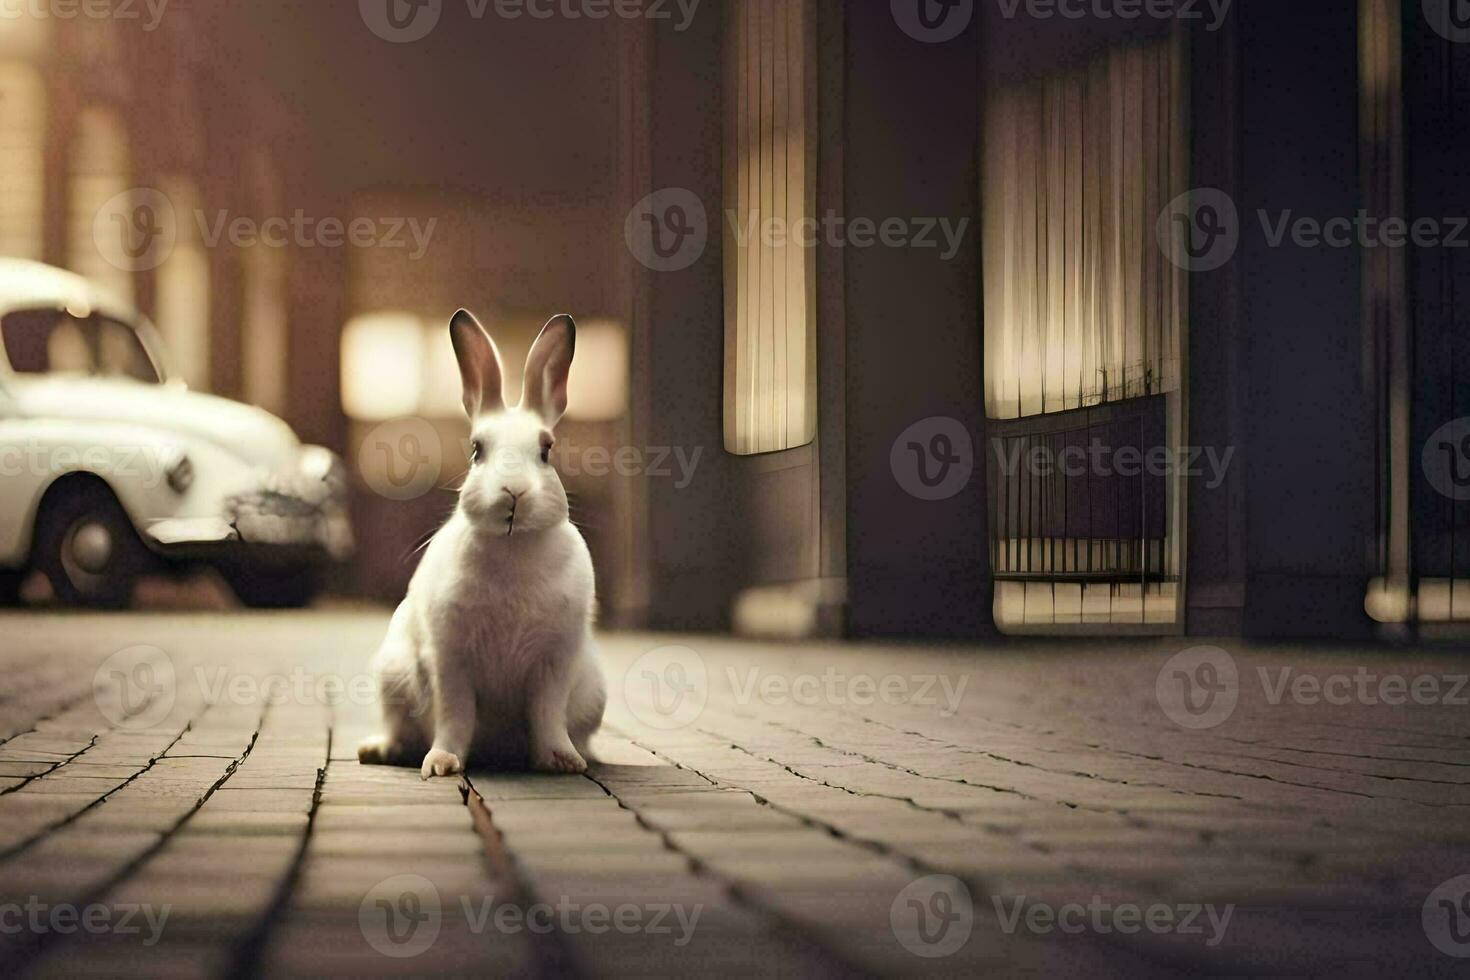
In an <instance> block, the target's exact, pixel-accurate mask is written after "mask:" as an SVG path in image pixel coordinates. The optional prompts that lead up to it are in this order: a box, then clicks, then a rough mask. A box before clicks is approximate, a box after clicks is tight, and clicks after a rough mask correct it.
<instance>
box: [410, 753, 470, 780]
mask: <svg viewBox="0 0 1470 980" xmlns="http://www.w3.org/2000/svg"><path fill="white" fill-rule="evenodd" d="M457 772H464V764H463V763H462V762H460V761H459V756H457V755H455V754H454V753H453V752H446V751H444V750H443V749H430V750H429V754H428V755H426V756H424V764H423V766H422V767H421V768H420V769H419V775H420V776H421V777H423V778H424V779H428V778H429V777H430V776H451V775H453V774H454V773H457Z"/></svg>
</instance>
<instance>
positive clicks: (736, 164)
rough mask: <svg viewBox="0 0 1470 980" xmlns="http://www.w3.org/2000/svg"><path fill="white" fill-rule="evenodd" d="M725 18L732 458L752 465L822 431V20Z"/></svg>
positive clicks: (800, 10)
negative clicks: (817, 233)
mask: <svg viewBox="0 0 1470 980" xmlns="http://www.w3.org/2000/svg"><path fill="white" fill-rule="evenodd" d="M726 9H727V11H728V13H727V15H726V16H727V18H728V19H727V22H726V25H725V26H726V37H727V39H728V43H727V46H726V56H725V59H726V60H725V97H726V110H725V147H724V153H725V160H724V175H725V179H724V183H725V190H724V212H725V221H724V255H725V270H724V280H725V381H724V390H725V448H726V449H727V450H728V451H730V452H732V453H739V454H742V455H748V454H754V453H765V452H774V451H777V450H782V449H791V448H794V447H796V446H802V445H805V444H807V443H809V442H811V441H812V439H813V438H815V437H816V431H817V417H816V412H817V399H816V388H817V369H816V331H815V290H814V282H815V268H816V266H815V253H814V249H813V247H812V244H811V242H810V241H807V239H810V238H811V237H812V236H811V235H810V233H809V232H808V231H807V230H806V229H807V228H808V227H809V226H808V224H807V223H808V222H809V221H810V220H811V216H812V213H813V211H814V210H815V206H814V202H815V197H816V167H815V150H816V140H815V137H814V135H813V133H814V131H815V124H816V111H815V109H816V100H815V91H816V89H815V64H816V60H815V56H814V53H813V52H814V47H813V43H814V41H813V22H814V16H815V15H814V9H813V4H812V2H811V0H789V2H788V0H749V2H746V3H738V4H729V5H728V6H727V8H726ZM803 242H805V244H803Z"/></svg>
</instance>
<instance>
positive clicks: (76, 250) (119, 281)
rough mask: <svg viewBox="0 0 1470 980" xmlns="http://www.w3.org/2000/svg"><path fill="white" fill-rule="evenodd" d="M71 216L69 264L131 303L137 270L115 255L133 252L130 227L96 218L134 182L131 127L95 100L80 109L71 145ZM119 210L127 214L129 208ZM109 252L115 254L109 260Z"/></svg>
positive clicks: (68, 241) (120, 222)
mask: <svg viewBox="0 0 1470 980" xmlns="http://www.w3.org/2000/svg"><path fill="white" fill-rule="evenodd" d="M70 176H71V187H70V191H69V194H70V208H69V213H70V217H69V219H68V223H69V233H68V236H67V264H68V265H70V266H71V268H72V270H73V271H74V272H77V273H80V274H81V275H83V276H86V277H87V278H88V279H91V280H92V281H93V282H95V283H97V284H99V285H101V286H103V287H104V288H106V289H107V290H108V291H109V292H111V293H112V294H113V295H114V296H116V297H117V298H118V299H119V300H121V301H122V302H124V303H129V304H131V303H132V302H133V300H134V296H133V275H132V273H131V272H129V271H128V270H127V269H126V268H124V267H123V265H124V263H122V262H117V261H115V260H116V258H117V256H127V255H131V254H134V248H133V246H132V244H131V243H130V238H129V236H131V235H132V234H133V232H132V229H130V228H128V227H126V223H125V222H123V221H117V222H109V221H105V220H104V221H98V220H97V216H98V215H99V214H100V213H101V212H102V210H103V208H104V207H108V206H109V202H113V201H114V199H115V198H117V197H118V196H119V195H123V194H126V193H128V191H129V190H130V189H131V188H132V184H133V181H132V162H131V157H130V155H129V152H128V138H127V132H126V130H125V129H124V128H123V123H122V119H121V117H120V116H119V115H118V114H117V113H116V112H115V111H113V110H112V109H108V108H104V107H101V106H91V107H88V108H85V109H83V110H82V111H81V112H80V113H78V114H77V122H76V132H75V134H74V135H73V137H72V145H71V174H70ZM111 209H115V210H117V214H118V215H119V216H126V215H127V214H128V213H129V211H130V209H117V208H116V205H115V204H113V205H112V208H111ZM104 234H105V235H115V236H116V240H115V241H108V242H103V241H99V240H98V238H97V236H98V235H104ZM109 256H111V257H112V258H113V260H111V261H110V260H109V258H108V257H109Z"/></svg>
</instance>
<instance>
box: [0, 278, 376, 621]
mask: <svg viewBox="0 0 1470 980" xmlns="http://www.w3.org/2000/svg"><path fill="white" fill-rule="evenodd" d="M345 482H346V481H345V473H344V470H343V467H342V463H341V461H340V460H339V459H338V458H337V457H336V456H335V455H334V454H333V453H331V452H330V451H328V450H327V449H324V448H322V447H320V446H305V445H302V444H301V442H300V441H299V440H298V439H297V438H296V435H295V434H294V433H293V432H292V431H291V429H290V427H288V426H287V425H286V423H284V422H282V421H281V420H280V419H278V418H276V417H275V416H273V415H271V414H270V413H269V412H266V411H264V410H262V409H259V408H254V407H252V406H249V405H243V404H240V403H238V402H233V401H229V400H227V399H224V398H218V397H215V396H212V395H205V394H200V393H198V392H193V391H190V390H188V388H187V387H186V386H185V385H184V383H183V382H182V381H181V380H179V379H178V378H176V377H174V376H173V375H172V374H171V373H170V370H169V367H168V358H167V355H166V351H165V350H164V347H163V344H162V342H161V339H160V337H159V334H158V332H157V331H156V330H155V329H154V328H153V326H152V324H150V323H149V322H148V320H147V319H146V318H144V317H143V316H142V315H140V314H139V313H138V312H137V311H136V310H134V309H132V308H131V307H129V306H128V305H127V304H123V303H119V302H117V301H116V300H114V299H113V298H111V297H109V296H108V295H107V294H106V293H105V292H104V291H102V290H101V289H99V288H97V287H95V286H94V285H93V284H91V283H89V282H88V281H87V280H85V279H83V278H81V277H80V276H76V275H74V274H72V273H70V272H65V271H62V270H60V269H56V268H52V267H51V266H46V265H41V264H39V263H35V262H26V261H22V260H17V259H0V602H14V601H16V599H17V598H18V596H19V595H20V591H21V585H22V583H23V582H24V580H25V578H26V576H27V575H28V574H30V573H32V572H34V571H39V572H41V573H43V574H44V575H45V577H46V578H47V579H48V580H49V581H50V583H51V588H52V590H53V591H54V593H55V595H56V597H57V598H58V599H60V600H61V601H62V602H66V603H70V604H75V605H89V606H101V607H112V608H116V607H122V606H126V605H127V604H128V603H129V602H130V600H131V597H132V592H133V586H134V584H135V582H136V580H137V579H138V577H139V576H140V575H142V574H144V573H145V572H149V571H164V570H169V569H179V568H184V567H188V566H195V565H198V564H200V563H207V564H209V565H212V566H213V567H215V568H217V569H218V570H219V571H220V572H221V574H222V575H223V576H224V578H225V580H226V581H228V582H229V583H230V585H231V587H233V588H234V590H235V592H236V594H237V595H238V596H239V598H240V599H241V601H242V602H244V603H245V604H247V605H250V606H264V607H290V606H300V605H304V604H306V603H307V602H309V601H310V600H311V599H312V597H313V596H314V595H315V593H316V592H317V590H318V588H319V584H320V581H321V578H322V573H323V572H324V570H325V569H326V567H327V566H329V565H330V564H331V563H333V562H337V561H340V560H342V559H344V558H346V557H347V556H348V555H349V553H350V552H351V550H352V546H353V541H352V531H351V527H350V525H349V522H348V518H347V507H346V501H345V494H346V486H345Z"/></svg>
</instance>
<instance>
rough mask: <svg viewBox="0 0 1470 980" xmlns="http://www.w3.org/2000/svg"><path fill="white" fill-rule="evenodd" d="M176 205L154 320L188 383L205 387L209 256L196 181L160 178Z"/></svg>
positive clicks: (208, 329)
mask: <svg viewBox="0 0 1470 980" xmlns="http://www.w3.org/2000/svg"><path fill="white" fill-rule="evenodd" d="M161 190H162V191H163V193H164V195H165V196H166V197H167V198H168V200H169V202H170V203H171V204H172V206H173V209H174V215H175V220H174V225H175V227H176V240H175V242H174V246H173V248H171V249H169V250H168V251H167V254H166V257H165V258H164V260H163V263H162V264H161V265H160V266H159V267H158V280H157V281H158V296H157V300H156V302H157V309H156V310H155V320H156V322H157V323H158V329H159V330H160V331H162V332H163V337H164V340H165V341H166V342H167V343H168V349H169V351H170V352H171V353H172V354H173V358H174V365H175V367H177V369H178V371H179V374H180V376H181V377H183V379H184V380H185V381H186V382H188V384H189V386H190V387H191V388H197V389H200V390H208V388H209V376H210V366H209V353H210V344H209V339H210V338H209V333H210V319H209V317H210V309H209V284H210V277H209V256H208V255H207V254H205V250H204V244H203V242H202V241H201V240H200V236H199V224H198V222H197V221H196V220H194V216H195V215H196V214H198V213H202V210H201V209H200V205H199V192H198V190H197V189H196V188H195V186H194V183H193V182H192V181H189V180H185V179H181V178H171V179H168V180H165V181H163V182H162V185H161Z"/></svg>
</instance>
